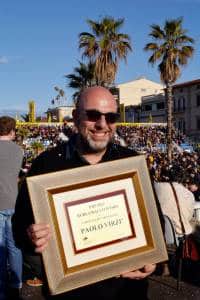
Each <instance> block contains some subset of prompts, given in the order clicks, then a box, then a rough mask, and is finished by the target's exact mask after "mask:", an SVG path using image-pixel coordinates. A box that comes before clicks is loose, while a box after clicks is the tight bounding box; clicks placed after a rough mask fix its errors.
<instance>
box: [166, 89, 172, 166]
mask: <svg viewBox="0 0 200 300" xmlns="http://www.w3.org/2000/svg"><path fill="white" fill-rule="evenodd" d="M166 100H167V158H168V160H169V162H170V163H171V161H172V85H171V84H170V83H168V84H167V87H166Z"/></svg>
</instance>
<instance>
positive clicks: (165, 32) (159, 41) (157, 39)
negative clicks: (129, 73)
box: [144, 18, 194, 161]
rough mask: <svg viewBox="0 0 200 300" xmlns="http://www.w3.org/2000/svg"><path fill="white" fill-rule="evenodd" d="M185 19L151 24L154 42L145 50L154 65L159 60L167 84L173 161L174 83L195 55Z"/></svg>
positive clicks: (170, 153)
mask: <svg viewBox="0 0 200 300" xmlns="http://www.w3.org/2000/svg"><path fill="white" fill-rule="evenodd" d="M182 23H183V19H182V18H178V19H171V20H166V21H165V23H164V27H163V28H161V27H160V26H159V25H156V24H153V25H151V32H150V34H149V36H150V37H151V38H152V40H153V42H151V43H148V44H146V46H145V48H144V50H145V51H151V52H152V55H151V56H150V57H149V60H148V61H149V62H150V63H151V64H152V65H154V64H156V63H157V62H159V64H158V70H159V73H160V79H161V81H162V82H163V83H164V84H165V86H166V102H167V154H168V159H169V161H171V158H172V157H171V156H172V84H173V83H175V82H176V80H177V79H178V78H179V76H180V75H181V69H180V67H182V66H184V65H186V64H187V63H188V59H189V58H190V57H191V56H192V55H193V52H194V48H193V47H192V44H193V43H194V40H193V39H192V38H191V37H189V36H188V35H187V34H186V33H187V30H185V29H183V28H182Z"/></svg>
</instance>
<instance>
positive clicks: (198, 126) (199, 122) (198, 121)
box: [197, 118, 200, 130]
mask: <svg viewBox="0 0 200 300" xmlns="http://www.w3.org/2000/svg"><path fill="white" fill-rule="evenodd" d="M197 129H198V130H200V118H197Z"/></svg>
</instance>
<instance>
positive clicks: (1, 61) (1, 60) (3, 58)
mask: <svg viewBox="0 0 200 300" xmlns="http://www.w3.org/2000/svg"><path fill="white" fill-rule="evenodd" d="M7 63H8V59H7V57H6V56H0V64H7Z"/></svg>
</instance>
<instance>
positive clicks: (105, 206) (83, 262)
mask: <svg viewBox="0 0 200 300" xmlns="http://www.w3.org/2000/svg"><path fill="white" fill-rule="evenodd" d="M27 183H28V189H29V193H30V199H31V204H32V208H33V213H34V217H35V221H36V223H48V224H50V226H51V231H52V239H51V240H50V242H49V244H48V247H47V248H46V249H45V251H44V252H43V254H42V256H43V261H44V266H45V271H46V275H47V280H48V284H49V289H50V292H51V293H52V294H59V293H62V292H65V291H69V290H72V289H75V288H78V287H81V286H84V285H88V284H92V283H94V282H97V281H100V280H104V279H107V278H110V277H114V276H118V275H119V274H121V273H124V272H126V271H131V270H134V269H138V268H141V267H143V266H144V265H145V264H148V263H157V262H160V261H165V260H167V252H166V248H165V242H164V239H163V235H162V230H161V226H160V222H159V217H158V213H157V208H156V204H155V200H154V196H153V191H152V187H151V182H150V178H149V173H148V169H147V166H146V161H145V158H144V156H136V157H132V158H124V159H120V160H116V161H111V162H106V163H101V164H97V165H91V166H86V167H81V168H75V169H70V170H66V171H59V172H54V173H48V174H44V175H39V176H33V177H29V178H27Z"/></svg>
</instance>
